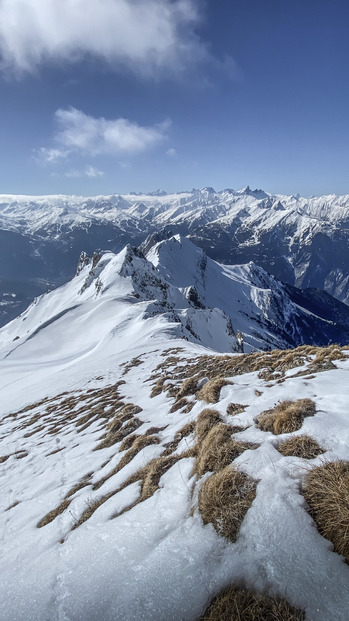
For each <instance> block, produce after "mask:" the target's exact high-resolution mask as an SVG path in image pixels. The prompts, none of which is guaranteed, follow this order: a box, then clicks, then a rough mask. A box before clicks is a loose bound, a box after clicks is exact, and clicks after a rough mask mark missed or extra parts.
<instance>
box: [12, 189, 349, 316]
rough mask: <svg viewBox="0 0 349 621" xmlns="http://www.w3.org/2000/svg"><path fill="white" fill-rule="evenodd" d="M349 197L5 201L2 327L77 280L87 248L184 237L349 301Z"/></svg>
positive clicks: (252, 194)
mask: <svg viewBox="0 0 349 621" xmlns="http://www.w3.org/2000/svg"><path fill="white" fill-rule="evenodd" d="M348 231H349V196H336V195H330V196H325V197H319V198H309V199H307V198H303V197H300V196H298V195H297V196H283V195H274V194H268V193H266V192H263V191H261V190H254V191H252V190H251V189H250V188H248V187H247V188H244V189H243V190H241V191H234V190H224V191H222V192H215V191H214V190H213V189H212V188H204V189H202V190H193V191H191V192H182V193H178V194H173V195H166V194H165V193H164V192H159V193H158V194H155V195H154V193H152V194H151V195H137V194H129V195H125V196H119V195H112V196H106V197H104V196H100V197H94V198H83V197H69V196H47V197H25V196H4V195H3V196H1V197H0V294H1V300H2V301H1V306H0V322H1V324H4V323H6V321H8V320H9V319H11V318H13V317H14V316H16V314H18V312H20V311H22V310H23V309H24V308H25V307H26V305H27V304H28V302H29V301H30V300H31V299H32V298H33V297H34V296H35V295H37V294H38V293H40V292H44V291H46V290H47V289H48V288H52V287H56V286H58V285H60V284H62V283H64V282H66V281H67V280H68V279H69V278H71V277H72V275H73V273H74V269H75V266H76V262H77V259H78V257H79V255H80V252H81V250H82V249H84V250H85V251H86V252H87V253H88V254H91V253H92V252H93V251H95V250H110V251H112V252H119V251H120V250H121V249H122V248H123V247H124V245H125V244H127V243H131V244H132V245H136V246H138V245H139V244H140V243H142V242H144V240H145V238H146V237H147V235H152V236H154V235H155V239H158V240H161V239H166V238H167V237H168V236H171V235H173V234H178V233H179V234H181V235H182V236H188V237H189V238H190V239H191V240H192V241H193V242H194V243H195V244H196V245H197V246H199V247H201V248H202V249H203V250H204V251H205V252H206V254H207V255H208V256H210V257H211V258H213V259H215V260H217V261H219V262H220V263H225V264H228V265H229V264H242V263H248V262H250V261H253V262H254V263H255V264H256V265H259V266H261V267H263V269H265V270H266V271H267V272H269V273H270V274H273V275H274V276H276V277H277V278H278V280H281V281H282V282H284V283H285V284H288V285H291V286H295V287H298V288H301V289H307V288H317V289H321V290H324V291H326V292H327V293H329V294H331V295H332V296H333V297H335V298H337V299H338V300H340V301H342V302H345V303H348V301H349V270H348V265H349V244H348V235H349V233H348Z"/></svg>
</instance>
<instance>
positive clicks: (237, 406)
mask: <svg viewBox="0 0 349 621" xmlns="http://www.w3.org/2000/svg"><path fill="white" fill-rule="evenodd" d="M246 408H247V405H241V403H229V404H228V407H227V414H229V415H230V416H235V415H236V414H242V412H244V411H245V410H246Z"/></svg>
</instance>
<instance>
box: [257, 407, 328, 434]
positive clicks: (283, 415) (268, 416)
mask: <svg viewBox="0 0 349 621" xmlns="http://www.w3.org/2000/svg"><path fill="white" fill-rule="evenodd" d="M315 412H316V408H315V403H314V401H312V400H311V399H299V400H298V401H282V402H281V403H279V404H278V405H276V406H275V407H274V408H272V409H271V410H265V411H264V412H262V413H261V414H260V415H259V416H257V418H256V419H255V420H256V423H257V427H259V429H262V431H271V432H272V433H274V434H275V435H279V434H280V433H291V432H292V431H297V430H298V429H300V428H301V426H302V424H303V421H304V419H305V418H306V417H307V416H314V414H315Z"/></svg>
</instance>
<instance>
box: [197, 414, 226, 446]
mask: <svg viewBox="0 0 349 621" xmlns="http://www.w3.org/2000/svg"><path fill="white" fill-rule="evenodd" d="M218 423H222V419H221V417H220V414H219V412H217V410H212V409H210V408H206V409H205V410H202V412H200V414H199V416H198V417H197V419H196V424H195V432H196V435H197V436H198V438H200V439H202V438H204V437H205V436H206V435H207V434H208V432H209V431H210V429H212V427H214V426H215V425H217V424H218Z"/></svg>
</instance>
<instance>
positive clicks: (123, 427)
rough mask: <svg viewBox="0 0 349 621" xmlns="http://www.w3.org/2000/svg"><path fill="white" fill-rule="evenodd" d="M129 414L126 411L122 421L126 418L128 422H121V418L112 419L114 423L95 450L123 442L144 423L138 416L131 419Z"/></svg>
mask: <svg viewBox="0 0 349 621" xmlns="http://www.w3.org/2000/svg"><path fill="white" fill-rule="evenodd" d="M129 418H130V417H129V414H128V413H126V414H124V415H123V417H122V419H121V420H122V421H124V420H126V421H128V422H126V424H124V423H123V422H121V424H119V423H120V419H119V420H117V419H114V420H113V421H112V425H111V427H110V428H109V431H108V433H107V434H106V435H105V436H104V438H103V439H102V441H101V442H100V443H99V444H98V445H97V446H96V447H95V449H94V450H95V451H99V450H100V449H103V448H109V447H110V446H113V445H114V444H117V443H118V442H121V441H122V440H123V439H124V438H125V437H126V436H128V435H130V434H132V433H134V432H135V431H136V430H137V429H138V427H140V426H141V425H142V424H143V423H142V422H141V421H140V420H139V418H137V417H136V416H135V417H134V418H132V419H131V420H129Z"/></svg>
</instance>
